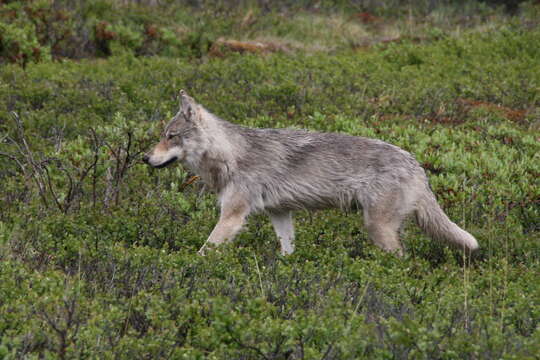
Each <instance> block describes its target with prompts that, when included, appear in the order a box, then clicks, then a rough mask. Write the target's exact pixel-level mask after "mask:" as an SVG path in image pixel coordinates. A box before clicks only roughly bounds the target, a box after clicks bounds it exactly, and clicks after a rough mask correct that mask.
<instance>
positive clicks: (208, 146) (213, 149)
mask: <svg viewBox="0 0 540 360" xmlns="http://www.w3.org/2000/svg"><path fill="white" fill-rule="evenodd" d="M199 126H200V127H199V129H200V131H201V137H202V139H201V140H202V146H201V147H200V149H199V151H198V152H199V156H198V159H197V160H198V161H196V163H195V164H193V165H195V166H194V169H193V170H194V171H195V172H197V173H198V175H200V176H201V177H202V179H203V180H204V182H205V183H206V184H208V185H209V186H210V187H212V188H213V189H214V190H216V191H218V192H219V191H220V190H221V189H222V188H223V187H224V186H225V185H226V184H227V183H228V181H229V179H230V177H231V176H232V175H233V173H234V171H235V170H236V168H237V163H236V159H237V158H238V155H239V154H241V153H242V152H243V151H244V149H245V140H244V139H243V137H242V135H240V134H239V133H232V132H231V131H230V128H231V127H234V126H236V125H233V124H231V123H229V122H227V121H225V120H222V119H220V118H218V117H217V116H215V115H214V114H212V113H210V112H209V111H208V110H206V109H205V108H203V107H202V106H201V107H200V125H199Z"/></svg>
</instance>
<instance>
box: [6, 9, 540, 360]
mask: <svg viewBox="0 0 540 360" xmlns="http://www.w3.org/2000/svg"><path fill="white" fill-rule="evenodd" d="M106 5H107V3H106V2H104V3H103V4H102V6H104V7H105V8H106V9H108V8H107V6H108V5H107V6H106ZM95 6H97V5H95ZM470 6H471V8H470V9H467V8H466V7H462V8H460V9H459V10H458V9H454V8H437V9H434V10H433V11H431V12H429V13H425V12H422V11H423V10H422V9H423V8H421V7H420V5H419V7H418V8H414V7H413V8H411V11H410V12H405V15H404V16H402V17H392V16H391V15H389V14H388V13H385V11H390V10H391V9H386V10H385V9H384V8H378V9H372V10H373V11H371V12H370V14H372V15H373V16H377V17H379V18H380V19H381V20H380V21H381V23H380V24H374V23H368V24H364V23H362V22H359V21H357V20H349V19H351V18H352V15H353V14H357V13H358V11H356V10H354V11H351V10H343V9H341V10H333V11H330V12H328V13H326V12H324V11H328V10H326V9H323V10H324V11H318V12H315V11H314V10H313V9H311V8H310V9H309V11H307V10H303V11H298V12H296V13H294V12H292V11H291V12H287V10H283V11H276V12H271V13H265V12H264V11H263V9H262V8H261V9H259V8H257V7H254V8H253V15H252V17H253V19H256V21H254V22H253V20H249V19H247V20H246V17H247V15H246V12H247V10H245V8H244V9H242V10H241V11H240V10H238V14H241V15H235V16H225V15H223V13H221V12H220V11H221V10H220V11H218V10H216V14H217V15H216V16H214V17H209V16H208V15H205V16H207V17H203V18H201V19H198V20H195V18H193V19H190V21H192V23H190V22H189V21H188V20H186V21H185V22H182V23H179V24H178V25H177V26H182V27H183V28H184V29H190V31H194V32H195V31H200V28H196V27H194V26H195V25H193V24H195V23H196V22H197V21H199V22H201V23H205V24H221V25H219V26H218V27H216V28H215V29H216V30H215V32H214V33H212V34H210V35H209V36H208V37H207V38H208V39H210V41H211V40H212V39H217V38H218V37H220V36H221V37H225V38H227V39H239V40H254V39H272V41H275V42H276V43H280V44H282V43H283V44H286V46H289V47H290V50H289V51H284V52H277V53H266V54H261V53H257V54H249V53H242V54H239V53H235V52H234V51H232V52H228V53H225V54H224V56H222V57H212V56H210V55H208V54H206V53H204V52H199V53H198V55H197V56H194V55H193V54H194V53H193V52H191V53H189V54H190V55H188V54H187V53H186V52H183V50H182V51H180V52H179V53H173V52H172V50H171V49H169V50H170V51H171V53H168V54H166V53H158V55H155V56H148V54H146V55H141V54H139V55H138V54H137V52H136V51H131V50H130V48H129V46H127V45H125V44H124V45H122V44H121V43H118V44H117V45H118V47H116V48H115V47H114V46H116V45H114V46H113V50H114V49H116V50H117V51H116V52H114V51H113V53H114V54H115V55H113V56H110V57H106V58H97V59H96V58H88V59H79V60H77V61H73V60H70V59H65V58H64V59H62V60H57V61H40V62H38V63H33V62H32V61H30V62H28V63H27V64H26V66H25V68H22V67H21V66H20V65H17V64H5V65H3V66H2V67H1V68H0V99H1V101H0V129H1V131H2V132H1V135H0V140H1V141H2V142H1V143H0V208H1V209H2V211H1V212H0V358H2V359H4V358H5V359H18V358H42V357H48V358H60V359H68V358H134V357H135V358H181V357H184V358H201V359H202V358H216V359H220V358H239V359H240V358H241V359H251V358H254V359H255V358H257V359H259V358H263V359H285V358H289V359H299V358H308V359H311V358H326V359H330V358H343V359H351V358H441V359H442V358H444V359H453V358H456V359H457V358H460V359H461V358H486V359H488V358H505V359H510V358H516V359H534V358H535V357H536V356H537V354H536V349H537V348H538V347H539V345H540V332H539V324H538V320H539V319H540V284H539V283H538V281H537V277H538V273H539V271H540V256H539V255H540V251H539V250H540V248H539V244H540V242H539V240H540V233H539V231H540V224H539V221H538V219H540V207H539V205H540V203H539V199H540V186H539V183H538V178H539V174H540V168H539V164H540V161H539V158H538V157H539V155H538V154H539V153H540V151H539V150H540V146H539V140H540V133H539V127H538V126H539V123H538V115H539V113H538V108H539V101H540V99H539V95H538V94H539V92H538V84H539V83H540V71H539V69H540V66H539V64H538V59H540V47H539V45H538V44H540V41H539V40H540V31H539V29H538V26H537V23H535V18H534V16H530V14H532V13H533V11H536V10H535V7H534V5H532V4H526V5H524V7H523V8H524V10H522V12H521V13H520V14H518V15H516V16H514V17H508V16H507V15H504V14H503V13H502V12H501V11H500V10H490V8H488V7H482V6H483V5H474V6H477V7H476V8H473V7H472V6H473V5H470ZM478 6H480V7H482V9H483V10H482V11H484V12H485V13H482V12H481V11H479V10H478V9H479V8H478ZM121 9H122V8H121V7H120V8H118V9H117V10H115V11H118V12H119V13H121V11H122V10H121ZM471 9H476V10H474V11H473V10H471ZM92 11H93V12H94V14H99V12H98V10H96V8H95V7H94V9H93V10H92ZM159 11H161V10H160V9H154V10H151V11H150V10H149V11H148V12H147V14H139V13H137V12H131V13H130V14H129V16H131V17H133V18H137V16H139V17H141V18H158V17H159V16H162V14H161V13H160V12H159ZM190 11H191V10H190ZM193 11H195V10H193ZM235 11H236V10H235ZM467 11H472V12H475V13H477V15H478V17H477V18H472V19H470V18H469V19H468V20H467V22H466V23H464V24H463V25H459V24H460V23H461V22H462V21H463V20H462V18H461V16H462V15H463V12H464V13H465V14H467ZM103 14H109V15H107V16H111V17H110V18H107V19H106V20H107V21H109V22H110V23H111V24H112V25H115V18H114V16H113V15H110V13H109V12H107V11H103ZM202 14H203V15H204V13H202ZM234 14H237V13H234ZM283 14H285V15H283ZM444 14H447V16H444ZM527 14H529V15H527ZM96 16H97V15H96ZM103 16H105V15H103ZM180 16H186V15H185V14H184V15H182V13H174V12H171V13H170V14H169V15H168V17H164V20H163V23H164V24H172V23H173V22H174V21H173V20H177V19H178V17H180ZM288 16H290V17H288ZM281 17H284V19H285V20H283V22H284V23H283V24H281V23H279V24H277V23H275V21H276V19H279V18H281ZM411 19H412V20H411ZM134 21H135V20H134ZM242 22H244V23H249V24H251V25H249V26H248V27H247V28H244V29H242V28H241V24H242ZM135 23H136V21H135ZM129 24H131V23H129V22H128V21H126V22H125V23H124V25H125V26H128V25H129ZM335 24H337V25H339V26H334V25H335ZM112 25H111V26H112ZM314 25H316V26H314ZM193 29H195V30H193ZM197 29H198V30H197ZM324 29H327V30H328V31H326V32H325V31H324ZM419 29H420V30H419ZM418 30H419V31H418ZM417 33H420V36H416V35H415V34H417ZM387 35H388V36H390V37H392V36H394V37H395V38H398V37H399V41H398V40H395V41H390V42H381V41H379V40H380V39H382V38H384V37H385V36H387ZM202 38H204V37H199V40H198V41H200V39H202ZM200 43H201V42H199V44H200ZM209 45H211V44H209ZM366 45H369V46H366ZM178 46H179V49H184V48H185V47H186V46H187V45H186V44H185V43H183V45H182V44H181V45H178ZM128 50H129V51H128ZM169 50H168V51H169ZM175 54H176V55H175ZM180 88H185V89H188V91H189V92H190V94H192V95H193V96H194V97H195V98H196V99H197V100H198V101H200V102H201V103H202V104H204V105H205V106H206V107H207V108H209V109H210V110H212V111H213V112H214V113H216V114H217V115H219V116H221V117H223V118H225V119H228V120H230V121H233V122H236V123H239V124H243V125H247V126H258V127H298V128H308V129H312V130H319V131H337V132H345V133H349V134H353V135H360V136H369V137H375V138H379V139H382V140H385V141H388V142H390V143H393V144H396V145H398V146H400V147H402V148H404V149H406V150H408V151H410V152H411V153H413V154H414V155H415V156H416V158H417V159H418V160H419V162H420V163H421V164H422V165H423V166H424V168H426V171H427V173H428V176H429V178H430V183H431V185H432V188H433V189H434V192H435V193H436V195H437V198H438V200H439V203H440V204H441V205H442V206H443V208H444V209H445V211H446V212H447V213H448V214H449V216H450V217H451V218H452V219H453V220H454V221H455V222H456V223H458V224H459V225H460V226H462V227H464V228H465V229H467V230H468V231H470V232H471V233H472V234H474V235H475V236H476V237H477V239H478V240H479V242H480V245H481V247H482V250H481V253H480V254H479V255H478V256H477V257H475V258H473V259H468V258H465V257H464V256H463V254H462V253H460V252H459V251H455V250H451V249H449V248H447V247H446V246H444V245H443V244H439V243H437V242H433V241H431V240H429V239H428V238H427V237H426V236H424V235H423V234H422V233H421V232H420V231H419V229H418V227H417V226H416V225H415V224H413V223H412V222H410V223H408V224H407V226H406V227H405V229H404V233H403V235H402V238H403V240H404V243H405V245H406V248H407V250H406V253H407V255H406V257H405V258H403V259H397V258H395V257H393V256H391V255H388V254H385V253H382V252H381V251H379V250H378V249H376V248H375V247H374V246H373V245H371V244H370V243H369V241H368V240H367V235H366V232H365V230H364V228H363V225H362V223H361V221H360V218H361V215H360V214H358V213H355V212H352V213H348V214H344V213H342V212H340V211H337V210H329V211H323V212H317V213H312V214H311V213H307V212H300V213H298V214H297V215H296V217H295V222H296V227H297V240H296V252H295V253H294V254H293V255H292V256H288V257H282V256H280V255H279V251H278V242H277V240H276V238H275V235H274V233H273V230H272V227H271V224H270V223H269V221H268V220H267V219H266V217H265V216H262V215H258V216H253V217H252V218H251V219H250V221H249V223H248V225H247V228H246V231H244V232H243V233H242V234H241V235H240V236H239V237H238V238H237V240H236V241H235V242H234V243H233V244H230V245H227V246H224V247H222V248H220V251H219V252H215V253H211V254H209V255H208V256H207V257H204V258H203V257H199V256H197V255H196V251H197V249H198V248H199V247H200V246H201V245H202V243H203V242H204V240H205V239H206V237H207V236H208V234H209V233H210V231H211V230H212V227H213V225H214V224H215V222H216V221H217V217H218V209H217V207H216V205H215V196H213V195H212V194H209V193H207V192H205V191H204V189H203V185H202V184H200V182H199V181H195V182H191V175H192V174H189V173H187V172H186V171H185V170H184V169H183V168H182V167H181V166H175V167H171V168H167V169H163V170H159V171H156V170H152V169H149V168H148V167H147V166H146V165H144V164H142V163H141V161H140V155H141V153H142V152H143V151H145V150H146V149H148V148H149V147H150V146H151V145H153V144H154V143H155V142H156V141H157V139H158V137H159V134H160V132H161V129H162V123H163V122H164V121H167V119H169V118H170V116H172V114H173V113H174V112H175V111H176V109H177V106H178V105H177V99H176V94H177V91H178V89H180ZM14 113H15V114H16V116H15V115H14ZM25 144H26V145H25Z"/></svg>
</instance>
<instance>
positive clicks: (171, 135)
mask: <svg viewBox="0 0 540 360" xmlns="http://www.w3.org/2000/svg"><path fill="white" fill-rule="evenodd" d="M175 136H178V134H177V133H168V134H167V140H171V139H172V138H173V137H175Z"/></svg>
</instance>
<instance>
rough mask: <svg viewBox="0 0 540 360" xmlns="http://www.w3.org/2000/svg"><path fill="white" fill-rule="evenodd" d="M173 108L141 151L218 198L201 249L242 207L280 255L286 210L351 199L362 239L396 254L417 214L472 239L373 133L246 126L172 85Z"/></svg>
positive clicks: (410, 164)
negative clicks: (184, 172)
mask: <svg viewBox="0 0 540 360" xmlns="http://www.w3.org/2000/svg"><path fill="white" fill-rule="evenodd" d="M181 99H182V100H181V109H180V111H179V112H178V114H177V115H176V116H175V117H174V118H173V120H172V121H171V122H170V123H169V124H168V125H167V127H166V129H165V132H164V135H163V138H162V140H161V142H160V143H159V144H158V145H157V146H156V148H155V149H154V150H152V151H151V152H149V153H148V154H147V155H146V156H145V161H146V162H148V163H149V164H150V165H152V166H155V167H160V166H163V165H168V164H169V163H171V162H172V161H174V160H175V159H178V160H180V161H181V162H182V163H183V164H184V165H185V166H187V167H188V168H190V169H191V170H192V171H193V172H194V173H196V174H198V175H200V176H201V178H202V179H203V180H204V181H205V183H206V184H208V185H209V186H210V187H211V188H212V189H213V190H214V191H215V192H216V193H217V194H218V196H219V200H220V204H221V216H220V220H219V222H218V224H217V225H216V228H215V229H214V231H212V234H211V235H210V237H209V239H208V240H207V242H206V243H205V245H204V246H203V248H201V250H200V253H203V252H204V251H205V250H206V248H207V246H208V245H211V244H214V245H215V244H220V243H222V242H225V241H227V240H232V239H233V238H234V236H235V235H236V233H237V232H238V231H240V229H241V227H242V225H243V224H244V222H245V220H246V218H247V217H248V215H249V214H252V213H256V212H265V213H267V214H269V216H270V218H271V220H272V224H273V225H274V229H275V230H276V234H277V235H278V237H279V238H280V241H281V245H282V246H281V247H282V253H284V254H289V253H291V252H292V251H293V250H294V245H293V244H292V241H293V238H294V230H293V225H292V220H291V212H292V211H295V210H301V209H308V210H316V209H325V208H331V207H338V208H341V209H347V208H351V207H356V206H360V207H361V208H362V209H363V213H364V222H365V225H366V228H367V230H368V234H369V236H370V238H371V240H372V241H373V242H374V243H375V244H376V245H377V246H379V247H380V248H382V249H384V250H386V251H390V252H394V253H396V254H398V255H402V253H403V249H402V246H401V243H400V241H399V238H398V230H399V228H400V226H401V223H402V222H403V220H404V219H405V218H406V217H407V216H408V215H411V214H415V215H416V219H417V222H418V224H419V225H420V226H421V227H422V229H424V230H425V231H426V232H427V233H428V234H429V235H430V236H432V237H434V238H437V239H443V240H446V241H448V242H450V243H452V244H454V245H456V246H458V247H461V248H464V249H467V250H469V251H472V250H476V249H477V248H478V243H477V241H476V239H475V238H474V237H473V236H472V235H470V234H469V233H468V232H466V231H464V230H462V229H461V228H459V227H458V226H457V225H456V224H454V223H453V222H451V221H450V220H449V219H448V217H447V216H446V214H445V213H444V212H443V211H442V209H441V208H440V207H439V205H438V204H437V202H436V200H435V196H434V194H433V193H432V191H431V189H430V187H429V184H428V180H427V177H426V174H425V172H424V170H423V169H422V168H421V167H420V165H419V164H418V162H417V161H416V160H415V159H414V158H413V156H412V155H411V154H409V153H408V152H406V151H404V150H402V149H400V148H398V147H397V146H394V145H391V144H388V143H385V142H383V141H380V140H375V139H369V138H364V137H356V136H350V135H345V134H337V133H318V132H310V131H304V130H293V129H254V128H247V127H242V126H239V125H236V124H232V123H230V122H227V121H225V120H222V119H220V118H218V117H217V116H215V115H213V114H211V113H210V112H208V111H207V110H206V109H204V108H203V107H202V106H201V105H199V104H197V103H196V102H195V101H194V100H193V99H192V98H191V97H189V96H188V95H187V94H185V92H183V91H181Z"/></svg>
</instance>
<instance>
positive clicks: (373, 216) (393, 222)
mask: <svg viewBox="0 0 540 360" xmlns="http://www.w3.org/2000/svg"><path fill="white" fill-rule="evenodd" d="M402 220H403V217H402V216H400V215H398V214H396V213H394V212H391V211H388V212H387V211H381V209H373V208H372V209H367V210H366V209H364V222H365V226H366V228H367V231H368V235H369V238H370V239H371V241H373V243H374V244H375V245H377V246H378V247H380V248H381V249H383V250H385V251H388V252H390V253H394V254H395V255H397V256H403V247H402V245H401V242H400V240H399V229H400V226H401V223H402Z"/></svg>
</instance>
